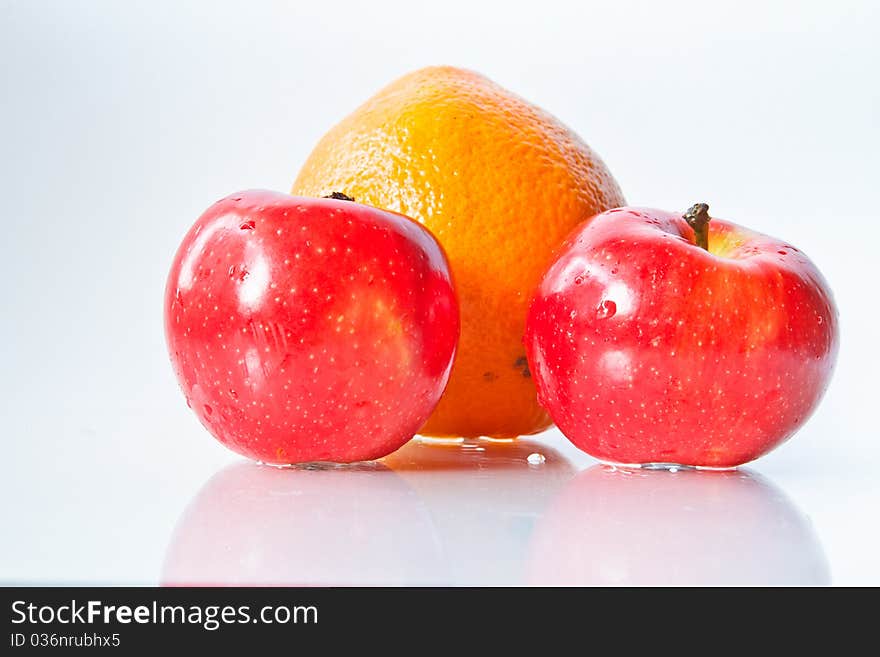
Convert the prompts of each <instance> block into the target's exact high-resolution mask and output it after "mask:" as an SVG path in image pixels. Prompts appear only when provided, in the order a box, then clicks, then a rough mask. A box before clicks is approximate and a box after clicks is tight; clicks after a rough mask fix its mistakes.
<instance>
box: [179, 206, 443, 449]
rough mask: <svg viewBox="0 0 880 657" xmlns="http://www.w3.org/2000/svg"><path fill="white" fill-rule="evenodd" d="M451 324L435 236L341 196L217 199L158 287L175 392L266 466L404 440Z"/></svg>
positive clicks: (427, 392) (438, 387) (421, 408)
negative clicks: (163, 285)
mask: <svg viewBox="0 0 880 657" xmlns="http://www.w3.org/2000/svg"><path fill="white" fill-rule="evenodd" d="M458 330H459V320H458V305H457V301H456V297H455V293H454V290H453V286H452V281H451V278H450V273H449V266H448V263H447V261H446V257H445V255H444V254H443V251H442V249H441V247H440V246H439V244H438V243H437V242H436V240H434V238H433V237H432V236H431V235H430V234H429V233H428V231H427V230H425V229H424V228H423V227H421V226H420V225H419V224H417V223H415V222H414V221H412V220H411V219H409V218H407V217H404V216H403V215H398V214H394V213H391V212H385V211H383V210H378V209H376V208H371V207H367V206H364V205H359V204H357V203H353V202H351V201H350V200H337V199H313V198H297V197H293V196H288V195H286V194H279V193H275V192H266V191H248V192H242V193H239V194H234V195H232V196H229V197H227V198H225V199H223V200H221V201H218V202H217V203H215V204H214V205H213V206H211V207H210V208H209V209H208V210H207V211H206V212H205V213H204V214H203V215H202V216H201V217H200V218H199V219H198V221H196V223H195V225H194V226H193V227H192V229H191V230H190V231H189V233H187V235H186V237H185V238H184V240H183V243H182V244H181V245H180V248H179V249H178V251H177V255H176V257H175V258H174V263H173V265H172V267H171V273H170V274H169V276H168V284H167V287H166V290H165V332H166V337H167V341H168V349H169V352H170V354H171V360H172V363H173V365H174V369H175V371H176V374H177V378H178V380H179V381H180V385H181V387H182V388H183V392H184V394H185V395H186V398H187V402H188V403H189V405H190V406H191V408H192V409H193V410H194V411H195V413H196V415H198V417H199V419H200V420H201V422H202V424H204V425H205V427H207V428H208V430H209V431H210V432H211V433H212V434H213V435H214V436H215V437H216V438H217V439H218V440H219V441H220V442H221V443H223V444H224V445H226V446H227V447H229V448H230V449H232V450H233V451H236V452H238V453H239V454H243V455H244V456H247V457H250V458H253V459H257V460H260V461H264V462H267V463H273V464H287V463H298V462H309V461H337V462H351V461H360V460H369V459H374V458H378V457H381V456H384V455H386V454H388V453H390V452H392V451H394V450H395V449H397V448H398V447H400V446H401V445H403V444H404V443H405V442H406V441H407V440H409V439H410V438H411V437H412V436H413V434H414V433H415V432H416V431H417V430H418V429H419V427H420V426H421V425H422V424H423V423H424V422H425V420H427V418H428V416H429V415H430V413H431V411H432V410H433V409H434V406H435V405H436V404H437V402H438V400H439V399H440V395H441V394H442V392H443V389H444V387H445V386H446V381H447V379H448V378H449V371H450V368H451V366H452V360H453V356H454V352H455V348H456V343H457V340H458Z"/></svg>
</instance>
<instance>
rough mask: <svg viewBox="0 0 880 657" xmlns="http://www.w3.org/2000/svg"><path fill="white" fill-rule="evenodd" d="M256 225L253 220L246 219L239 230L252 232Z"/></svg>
mask: <svg viewBox="0 0 880 657" xmlns="http://www.w3.org/2000/svg"><path fill="white" fill-rule="evenodd" d="M256 225H257V224H256V222H255V221H254V220H253V219H248V220H247V221H243V222H242V223H241V225H240V226H239V228H240V229H241V230H253V229H254V226H256Z"/></svg>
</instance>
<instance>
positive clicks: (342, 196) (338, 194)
mask: <svg viewBox="0 0 880 657" xmlns="http://www.w3.org/2000/svg"><path fill="white" fill-rule="evenodd" d="M324 198H332V199H333V200H335V201H351V202H354V199H353V198H352V197H351V196H349V195H348V194H343V193H342V192H333V193H332V194H328V195H327V196H325V197H324Z"/></svg>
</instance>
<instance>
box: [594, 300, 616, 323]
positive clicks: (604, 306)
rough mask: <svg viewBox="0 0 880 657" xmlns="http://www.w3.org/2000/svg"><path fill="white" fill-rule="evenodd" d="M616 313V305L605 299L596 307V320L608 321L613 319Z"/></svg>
mask: <svg viewBox="0 0 880 657" xmlns="http://www.w3.org/2000/svg"><path fill="white" fill-rule="evenodd" d="M616 312H617V304H616V303H614V302H613V301H611V300H610V299H605V300H603V301H601V302H600V303H599V305H598V306H597V307H596V317H597V318H598V319H608V318H609V317H614V314H615V313H616Z"/></svg>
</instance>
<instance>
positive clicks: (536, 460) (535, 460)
mask: <svg viewBox="0 0 880 657" xmlns="http://www.w3.org/2000/svg"><path fill="white" fill-rule="evenodd" d="M546 460H547V458H546V457H545V456H544V455H543V454H540V453H539V452H532V453H531V454H529V455H528V456H527V457H526V461H528V462H529V465H542V464H543V463H544V461H546Z"/></svg>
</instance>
